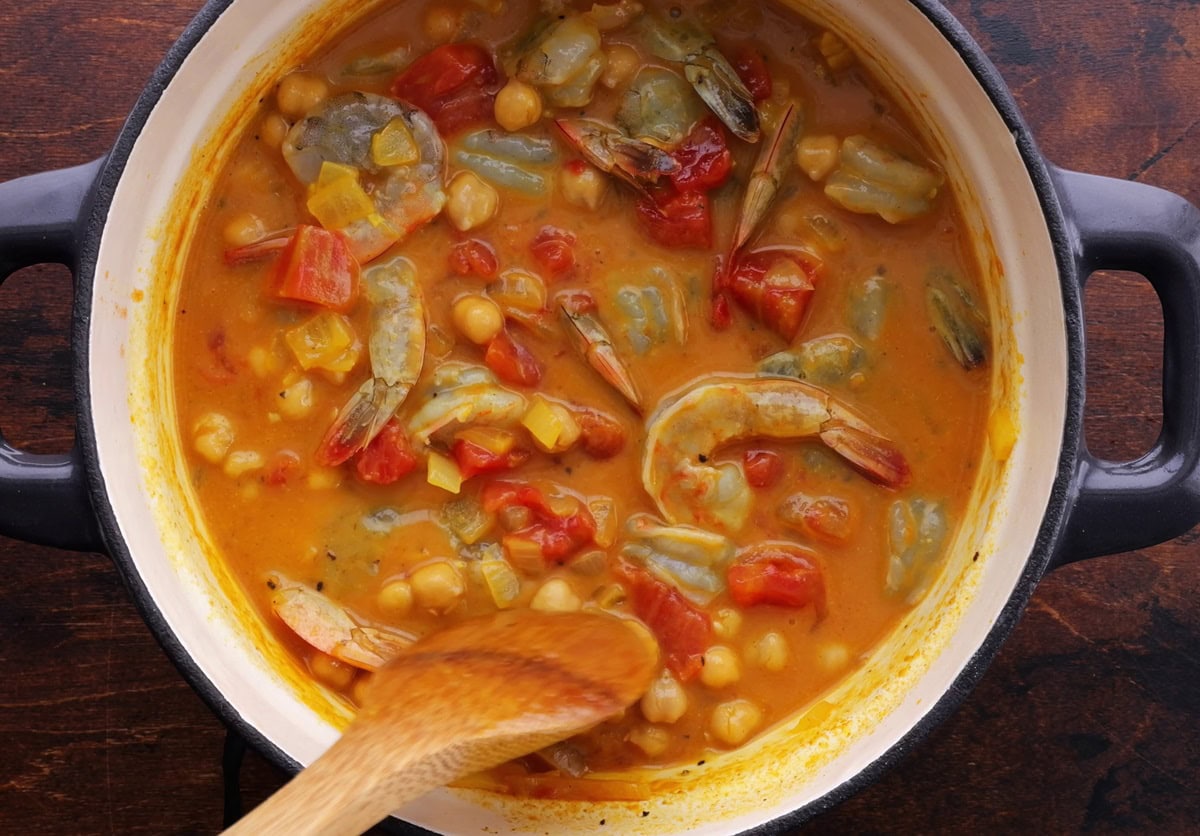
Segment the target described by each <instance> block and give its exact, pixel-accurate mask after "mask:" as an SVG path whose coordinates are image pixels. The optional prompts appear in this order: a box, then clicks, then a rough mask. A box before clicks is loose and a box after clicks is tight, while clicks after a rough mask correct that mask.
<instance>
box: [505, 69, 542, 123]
mask: <svg viewBox="0 0 1200 836" xmlns="http://www.w3.org/2000/svg"><path fill="white" fill-rule="evenodd" d="M494 110H495V115H496V121H497V122H498V123H500V127H502V128H504V130H506V131H519V130H521V129H522V128H528V127H529V126H530V125H533V124H536V123H537V121H538V120H539V119H541V118H542V96H541V94H540V93H538V91H537V89H536V88H535V87H533V86H532V85H529V84H526V83H525V82H523V81H521V80H519V79H515V78H512V79H509V81H508V83H507V84H505V85H504V86H503V87H501V88H500V92H499V93H497V94H496V104H495V108H494Z"/></svg>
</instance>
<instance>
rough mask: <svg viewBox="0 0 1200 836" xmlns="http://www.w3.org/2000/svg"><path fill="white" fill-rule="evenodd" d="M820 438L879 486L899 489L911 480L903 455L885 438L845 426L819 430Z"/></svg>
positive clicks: (910, 472) (909, 470)
mask: <svg viewBox="0 0 1200 836" xmlns="http://www.w3.org/2000/svg"><path fill="white" fill-rule="evenodd" d="M820 437H821V441H823V442H825V444H826V445H827V446H828V447H829V449H831V450H833V451H834V452H836V453H837V454H838V455H839V456H841V457H842V458H843V459H845V460H846V461H848V462H849V463H850V464H852V465H853V466H854V467H855V468H857V469H858V470H859V471H860V472H861V473H863V475H865V476H866V477H867V478H869V479H872V480H874V481H876V482H878V483H880V484H881V485H885V486H887V487H889V488H902V487H904V486H905V485H907V484H908V483H909V481H910V480H911V479H912V471H911V469H910V468H909V466H908V461H907V460H906V459H905V458H904V454H903V453H901V452H900V451H899V450H897V449H896V447H895V445H893V444H892V443H891V442H890V441H888V440H887V439H885V438H880V437H879V436H877V435H874V434H872V433H869V432H867V431H866V430H863V429H861V428H859V427H852V426H848V425H838V426H833V427H829V428H828V429H822V430H821V432H820Z"/></svg>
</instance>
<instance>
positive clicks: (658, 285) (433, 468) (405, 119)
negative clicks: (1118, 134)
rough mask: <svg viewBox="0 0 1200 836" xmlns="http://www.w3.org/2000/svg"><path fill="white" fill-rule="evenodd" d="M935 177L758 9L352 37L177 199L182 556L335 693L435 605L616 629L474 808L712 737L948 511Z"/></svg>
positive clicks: (532, 8) (951, 259)
mask: <svg viewBox="0 0 1200 836" xmlns="http://www.w3.org/2000/svg"><path fill="white" fill-rule="evenodd" d="M714 36H715V37H714ZM941 172H942V169H941V166H940V164H939V162H938V160H936V159H934V158H932V157H931V154H930V151H929V149H927V148H926V147H923V145H922V144H921V143H920V141H919V140H918V133H917V132H916V131H915V130H913V128H912V126H911V124H910V123H909V122H908V119H907V117H906V115H905V114H904V113H903V112H902V111H901V110H900V109H899V108H898V107H897V105H896V103H895V102H893V101H890V100H889V99H887V98H886V97H885V96H884V95H883V94H882V92H881V88H880V86H879V85H878V84H877V83H876V82H875V81H874V80H873V79H872V78H871V77H870V76H869V75H868V74H867V73H866V71H865V70H864V69H863V67H862V66H861V65H860V63H859V61H858V59H857V58H856V56H855V55H854V53H853V51H852V50H850V49H849V48H848V47H847V46H846V44H845V43H844V42H843V41H841V40H840V39H839V38H838V37H837V36H835V35H834V34H832V33H829V32H825V31H822V30H821V29H820V28H819V27H816V26H814V25H813V24H811V23H810V22H808V21H806V20H804V19H803V18H801V17H799V16H798V15H796V14H794V13H792V12H790V11H787V10H784V9H781V8H777V7H775V6H774V5H771V4H763V5H756V6H743V5H737V4H726V3H719V2H715V0H713V2H707V3H694V2H689V3H676V4H670V3H661V2H656V1H655V0H651V1H650V2H645V3H632V2H620V3H616V4H611V5H595V6H593V5H592V4H590V3H567V2H542V3H540V4H539V3H536V2H531V0H475V1H474V2H454V1H453V0H438V2H432V3H424V2H405V3H397V4H395V5H394V6H389V7H387V8H385V9H383V10H382V11H380V12H378V13H376V14H375V15H374V16H373V17H371V18H370V19H367V20H363V21H361V22H359V23H357V24H355V25H354V26H352V27H350V28H349V29H348V30H347V31H346V32H344V33H343V34H342V35H341V36H340V37H339V38H338V39H337V41H336V42H335V43H332V44H331V45H329V47H328V48H327V49H326V50H325V51H324V52H322V53H320V54H317V55H313V56H312V57H311V59H310V60H307V61H306V62H304V64H303V65H302V66H298V67H295V68H294V70H293V71H291V72H289V73H288V74H287V75H285V76H284V77H282V78H280V79H279V81H278V84H277V85H276V86H275V88H274V89H273V92H272V95H271V96H269V97H267V98H265V99H264V100H263V101H262V102H261V104H260V105H259V107H258V109H257V110H256V111H255V112H253V113H252V114H251V117H250V118H249V120H248V123H247V127H246V129H245V133H244V136H243V137H242V139H241V140H240V143H239V144H238V146H237V148H236V150H235V151H234V153H233V154H232V157H231V159H230V160H229V163H228V165H227V166H225V168H224V169H223V171H222V173H221V175H220V180H219V182H218V183H217V184H216V186H215V189H214V192H213V197H212V200H211V201H210V204H209V205H208V206H207V207H205V209H204V210H203V212H202V213H201V216H200V217H199V219H198V220H197V229H196V233H195V235H194V238H193V243H192V250H191V253H190V255H189V262H188V267H187V274H186V275H185V277H184V279H183V283H182V291H181V298H180V302H179V310H178V312H177V316H176V320H177V327H176V335H177V336H176V340H177V342H176V346H175V386H176V392H177V403H178V410H179V421H180V432H181V434H182V435H183V438H184V442H185V443H184V446H185V448H186V449H187V454H188V456H189V463H190V468H191V470H190V472H191V475H192V479H193V485H194V489H195V493H196V495H197V497H198V501H199V503H200V506H201V509H202V513H203V516H204V519H205V522H206V525H207V526H208V527H209V529H210V531H211V534H212V536H213V538H214V540H215V542H216V543H217V545H218V548H219V550H220V553H221V555H222V559H223V560H224V561H226V562H227V564H228V566H229V568H230V569H231V570H232V572H233V573H234V574H235V576H236V577H237V578H238V580H239V581H240V583H241V584H242V585H243V586H244V588H245V590H246V593H247V595H248V596H249V597H250V599H251V600H252V601H253V602H254V604H255V605H256V606H257V607H259V608H260V610H261V612H262V613H263V615H264V618H265V619H266V620H267V621H268V622H269V623H270V624H271V625H272V628H273V629H274V630H275V631H276V632H277V634H278V636H279V638H280V639H281V641H283V642H284V643H285V645H286V646H287V647H288V648H289V649H290V651H291V652H292V653H293V655H294V658H295V663H296V664H297V665H298V666H300V667H302V668H303V669H305V670H307V671H308V672H309V673H310V674H311V675H312V676H313V677H315V678H316V679H317V680H319V681H320V682H322V683H323V684H325V685H327V686H328V687H329V688H331V689H333V690H334V691H335V692H336V693H338V694H340V695H341V696H342V697H343V698H344V699H346V700H348V701H349V702H350V703H353V702H354V700H355V693H356V691H357V689H358V687H359V686H360V684H361V683H362V682H364V681H365V679H366V678H367V677H369V676H370V675H371V671H372V670H373V669H374V668H376V667H377V666H379V665H380V664H382V663H384V662H385V661H386V660H387V658H388V656H389V654H390V653H393V652H394V651H395V649H396V648H398V647H402V646H405V645H406V644H408V643H410V642H412V641H413V640H414V639H417V638H419V637H420V636H422V635H425V634H428V633H430V632H432V631H435V630H438V629H439V628H441V627H444V626H446V625H448V624H452V623H455V622H457V621H459V620H461V619H463V618H467V617H470V616H472V615H476V614H480V613H485V612H489V611H493V610H495V609H497V608H510V607H535V608H541V609H550V610H555V609H558V610H574V609H579V608H585V609H593V608H595V609H600V610H605V611H610V612H612V613H614V614H617V615H619V616H621V617H625V618H633V619H639V620H641V621H642V622H643V623H644V624H645V626H646V627H647V628H648V629H649V630H650V632H652V633H653V634H654V635H655V637H656V638H657V640H658V642H659V644H660V647H661V649H662V658H663V670H662V674H661V677H660V678H659V679H658V680H657V682H656V683H655V685H654V686H653V688H652V689H651V690H650V692H648V693H647V694H646V696H645V697H644V698H643V699H642V700H641V701H640V703H639V704H637V705H635V706H633V707H632V708H631V709H629V710H628V711H627V712H625V714H624V715H623V716H621V717H618V718H614V719H613V720H612V721H610V722H606V723H604V724H602V725H601V726H599V727H598V728H596V729H594V730H592V731H591V732H589V733H587V734H584V735H581V736H579V737H577V738H575V739H572V740H570V741H567V742H565V743H563V744H560V745H558V746H555V747H552V748H551V749H550V750H547V751H546V752H543V753H539V754H538V755H536V756H531V757H529V758H526V759H523V760H521V761H519V762H514V763H511V764H506V765H505V766H503V767H501V768H499V769H497V770H494V771H493V772H492V773H490V775H489V776H488V777H487V779H486V780H487V781H488V782H490V785H492V786H495V787H497V788H500V789H502V790H505V791H509V792H514V793H536V794H539V795H554V796H562V797H581V796H582V797H588V796H589V794H593V795H594V793H595V792H597V790H596V789H595V787H596V782H589V781H588V780H587V777H586V776H587V775H588V774H591V773H598V772H603V773H612V772H614V771H617V772H619V771H621V770H625V769H629V768H632V767H642V766H654V765H669V764H678V763H683V762H686V761H689V760H698V759H703V758H705V757H708V756H710V754H709V753H711V752H713V751H720V750H727V749H730V748H733V747H737V746H739V745H740V744H742V743H744V742H746V741H748V740H750V739H752V738H753V737H754V736H756V735H758V734H760V733H762V732H763V731H764V730H766V729H768V728H769V727H771V726H772V725H773V724H775V723H777V722H778V721H780V720H781V719H783V718H785V717H787V716H788V715H789V714H790V713H793V712H795V711H796V710H798V709H800V708H802V707H804V706H805V705H806V704H809V703H811V701H813V700H814V699H815V698H817V697H818V696H819V695H820V694H821V693H822V692H823V691H825V690H826V689H828V688H829V687H830V686H831V685H832V684H833V683H835V682H836V681H838V680H839V679H840V678H842V677H844V676H846V675H847V674H848V673H849V672H851V671H853V670H854V668H855V666H856V665H857V664H858V660H860V659H861V658H862V657H863V655H864V654H865V653H867V652H868V651H869V650H870V649H871V648H872V647H873V646H875V645H876V644H877V643H878V642H879V641H880V640H881V638H882V637H883V636H885V635H886V634H887V633H888V631H889V630H891V629H892V628H893V627H894V626H895V625H896V623H897V621H898V619H899V617H900V616H901V615H902V614H903V613H904V612H905V611H906V610H907V609H908V608H910V607H911V606H912V604H913V603H914V602H915V601H916V600H917V599H918V598H919V597H920V596H921V594H922V593H923V591H924V590H925V589H926V588H927V586H928V585H929V583H930V582H931V580H932V579H933V578H934V576H935V575H936V573H937V572H938V571H939V566H940V564H941V562H942V561H943V558H944V555H943V548H944V545H945V544H946V543H948V542H949V541H950V540H951V539H952V534H953V531H954V529H955V527H956V526H957V525H958V523H959V520H960V516H961V514H962V512H963V508H964V507H965V505H966V500H967V496H968V493H969V491H970V489H971V486H972V484H973V480H974V478H975V473H976V468H977V466H978V461H979V457H980V455H981V452H982V449H983V437H984V433H985V429H986V416H987V414H988V405H989V388H988V385H989V371H988V365H989V357H988V354H989V351H990V349H991V343H990V335H989V323H988V321H987V318H986V314H985V313H984V312H985V311H986V310H987V305H986V299H985V298H984V296H983V289H982V287H981V283H980V280H979V276H978V269H977V266H976V265H975V263H974V262H973V256H972V254H971V253H972V250H971V247H970V246H969V243H968V242H967V241H966V240H965V239H964V225H963V224H962V222H961V221H960V217H959V210H958V207H957V205H956V201H955V197H954V195H953V194H952V193H951V191H950V189H949V186H948V185H947V184H946V182H945V178H944V176H943V174H942V173H941ZM608 786H609V789H608V790H606V792H609V793H614V792H615V793H616V794H617V795H621V794H622V793H625V794H627V795H637V794H638V793H639V792H641V791H642V789H640V788H639V786H638V785H637V783H636V782H629V783H627V784H624V785H621V784H609V785H608ZM613 786H621V787H624V789H620V790H613V789H612V787H613Z"/></svg>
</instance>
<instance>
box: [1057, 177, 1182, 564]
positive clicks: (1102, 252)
mask: <svg viewBox="0 0 1200 836" xmlns="http://www.w3.org/2000/svg"><path fill="white" fill-rule="evenodd" d="M1053 176H1054V180H1055V185H1056V188H1057V190H1058V194H1059V197H1060V199H1061V200H1062V203H1063V209H1064V213H1065V215H1066V218H1067V223H1068V224H1069V225H1070V226H1073V230H1068V234H1069V235H1071V238H1072V240H1073V241H1074V243H1075V253H1074V255H1075V263H1076V266H1077V275H1078V277H1079V283H1080V285H1081V288H1082V285H1083V283H1084V282H1086V280H1087V277H1088V276H1089V275H1090V274H1091V273H1092V272H1093V271H1095V270H1101V269H1105V270H1130V271H1133V272H1137V273H1140V274H1142V275H1143V276H1145V277H1146V278H1147V279H1148V280H1149V282H1150V284H1151V285H1152V286H1153V287H1154V290H1155V292H1156V293H1157V294H1158V298H1159V300H1160V302H1161V303H1162V310H1163V326H1164V328H1163V330H1164V339H1163V343H1164V344H1163V382H1162V401H1163V426H1162V432H1161V433H1160V435H1159V437H1158V440H1157V441H1156V442H1155V444H1154V448H1153V449H1152V450H1150V452H1148V453H1146V454H1145V455H1144V456H1142V457H1141V458H1139V459H1137V460H1136V461H1131V462H1111V461H1106V460H1104V459H1098V458H1096V457H1095V456H1093V455H1092V454H1091V453H1090V452H1088V449H1087V443H1086V441H1085V440H1082V435H1081V441H1080V450H1079V456H1078V459H1077V462H1078V464H1077V467H1076V473H1075V490H1076V492H1077V493H1076V497H1075V503H1074V507H1073V509H1072V510H1071V512H1070V515H1069V518H1068V520H1067V528H1066V531H1065V536H1064V537H1063V538H1062V540H1061V545H1060V547H1059V549H1058V552H1057V554H1056V557H1055V565H1061V564H1063V563H1070V562H1072V561H1075V560H1081V559H1083V558H1086V557H1094V556H1097V555H1102V554H1115V553H1117V552H1124V551H1131V550H1133V549H1139V548H1143V547H1145V546H1151V545H1154V544H1156V543H1161V542H1164V541H1166V540H1170V539H1171V538H1173V537H1177V536H1179V535H1180V534H1183V533H1184V532H1186V531H1187V530H1188V529H1190V528H1191V527H1192V526H1194V525H1195V524H1196V523H1197V522H1200V211H1198V210H1197V209H1196V207H1194V206H1193V205H1192V204H1191V203H1189V202H1188V201H1186V200H1184V199H1183V198H1182V197H1180V196H1178V195H1176V194H1172V193H1171V192H1167V191H1164V190H1162V189H1158V188H1155V187H1153V186H1147V185H1145V184H1142V183H1135V182H1132V181H1129V180H1116V179H1111V178H1107V177H1097V176H1094V175H1089V174H1079V173H1076V172H1072V171H1064V170H1061V169H1056V170H1055V171H1054V172H1053ZM1072 233H1073V234H1072ZM1081 327H1082V324H1081Z"/></svg>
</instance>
